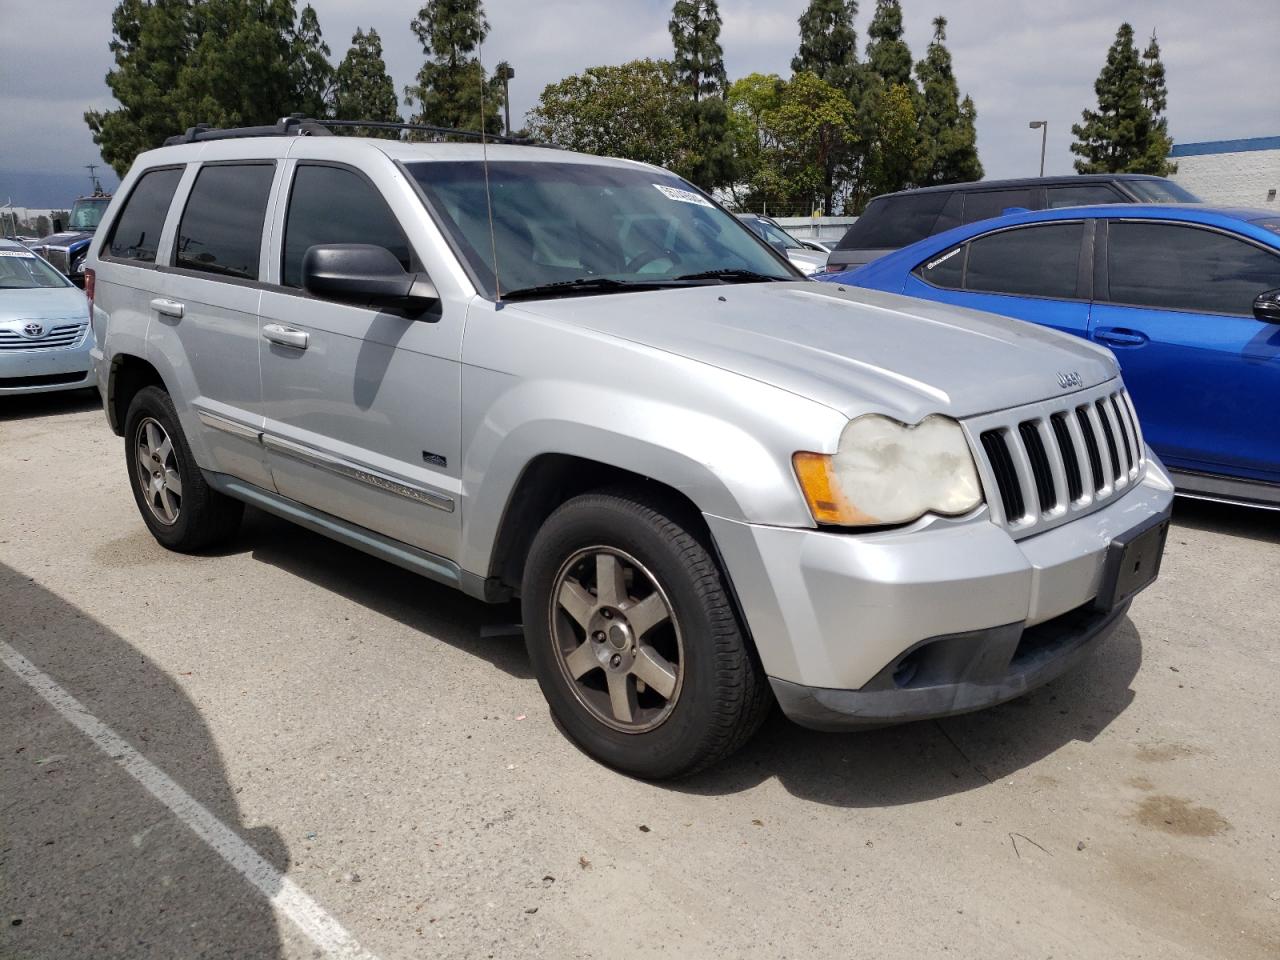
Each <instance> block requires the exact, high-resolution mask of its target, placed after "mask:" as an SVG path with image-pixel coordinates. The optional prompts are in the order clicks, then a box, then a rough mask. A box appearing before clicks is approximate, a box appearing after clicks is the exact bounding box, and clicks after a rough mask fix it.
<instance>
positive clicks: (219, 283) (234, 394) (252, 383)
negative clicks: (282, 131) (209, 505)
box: [148, 160, 277, 488]
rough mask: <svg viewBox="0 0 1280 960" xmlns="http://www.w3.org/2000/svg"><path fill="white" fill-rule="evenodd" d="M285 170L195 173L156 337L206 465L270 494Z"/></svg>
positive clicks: (157, 301)
mask: <svg viewBox="0 0 1280 960" xmlns="http://www.w3.org/2000/svg"><path fill="white" fill-rule="evenodd" d="M276 166H277V165H276V162H275V161H274V160H252V161H228V162H222V161H219V162H211V163H203V164H201V165H199V166H198V167H194V168H191V169H189V170H188V174H187V176H188V178H190V179H191V184H190V192H189V193H187V195H186V199H185V202H184V203H183V206H182V213H181V215H180V218H179V221H178V229H177V234H176V236H175V238H174V243H173V252H172V255H171V257H170V264H169V266H168V268H167V269H165V270H163V271H161V272H160V276H159V277H158V278H157V280H158V282H157V284H156V286H155V291H154V297H153V299H152V300H151V308H152V313H153V321H152V324H151V328H150V333H149V335H148V339H149V341H150V346H151V350H152V353H153V354H154V355H156V356H157V357H161V358H165V360H166V362H168V363H170V364H172V367H171V369H170V370H169V371H168V372H167V373H168V376H170V377H172V378H174V380H175V381H176V385H177V391H176V392H177V393H178V394H179V395H180V396H181V397H183V398H184V399H185V400H186V403H185V404H179V409H180V410H181V411H182V412H183V416H184V418H185V419H184V421H183V429H184V430H186V431H187V432H188V435H192V434H195V435H198V436H199V438H200V441H201V443H200V446H201V447H203V450H204V452H203V455H202V456H201V461H202V462H201V464H200V465H201V466H202V467H204V468H205V469H208V470H213V471H215V472H217V473H224V474H228V475H230V476H233V477H239V478H241V479H243V480H247V481H249V482H250V483H254V484H257V485H258V486H263V487H267V488H270V486H271V474H270V471H269V470H268V469H267V464H266V458H265V457H264V455H263V452H262V448H261V445H260V444H259V443H258V432H259V431H260V430H261V428H262V420H263V409H262V380H261V375H260V373H259V368H258V300H259V298H260V296H261V292H260V290H259V283H258V281H259V279H260V276H261V269H262V251H263V244H262V240H263V233H264V228H265V224H266V215H267V203H268V200H269V198H270V196H271V189H272V184H273V182H274V179H275V176H276ZM162 372H165V371H162ZM188 407H189V408H190V411H191V412H188V411H187V408H188ZM193 417H194V422H193V421H192V418H193Z"/></svg>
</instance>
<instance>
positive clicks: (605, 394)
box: [460, 361, 845, 572]
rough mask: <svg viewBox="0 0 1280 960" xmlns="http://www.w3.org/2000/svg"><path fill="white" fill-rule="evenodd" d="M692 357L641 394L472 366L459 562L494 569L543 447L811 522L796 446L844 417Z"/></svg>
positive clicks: (624, 385) (773, 518)
mask: <svg viewBox="0 0 1280 960" xmlns="http://www.w3.org/2000/svg"><path fill="white" fill-rule="evenodd" d="M679 362H680V363H681V364H683V363H691V362H689V361H679ZM694 366H696V367H697V368H698V369H697V370H695V371H689V376H687V377H683V378H681V377H679V376H676V377H674V378H673V379H672V380H671V383H670V384H669V386H670V388H671V389H670V390H669V391H668V390H661V391H657V394H658V395H651V394H648V393H639V392H637V391H636V390H635V388H634V387H633V386H632V384H633V383H636V382H642V381H618V382H615V383H602V382H591V381H576V380H529V379H516V378H513V377H510V376H507V375H504V374H500V373H495V372H494V371H492V370H476V369H468V370H467V371H466V374H465V378H466V379H467V381H468V384H469V387H470V389H468V391H467V393H468V395H469V396H471V397H476V396H479V397H483V398H485V399H484V400H482V401H480V403H479V406H480V409H472V410H467V409H465V408H464V421H469V422H470V424H472V425H473V431H474V432H473V433H472V434H471V436H470V438H469V443H468V444H467V446H466V451H467V452H466V459H465V462H464V466H463V476H462V484H463V518H462V519H463V524H462V545H461V556H460V562H461V566H462V567H463V569H465V570H471V571H474V572H483V571H486V570H488V569H489V563H490V559H491V555H492V551H493V546H494V543H495V540H496V538H497V534H498V530H499V526H500V524H501V523H502V520H503V517H504V514H505V511H506V509H507V505H508V502H509V501H510V498H511V496H512V494H513V492H514V490H515V488H516V485H517V483H518V482H519V480H520V477H521V475H522V474H523V473H524V470H525V468H526V466H527V465H528V464H529V463H531V462H532V461H533V460H534V459H535V458H537V457H539V456H542V455H544V454H563V455H568V456H575V457H580V458H583V459H586V460H592V461H596V462H599V463H603V464H607V465H609V466H612V467H617V468H620V469H623V470H627V471H630V472H632V473H636V474H639V475H641V476H645V477H648V478H650V479H652V480H654V481H656V482H658V483H661V484H663V485H665V486H668V487H671V488H672V489H674V490H678V491H679V492H680V493H682V494H684V495H685V496H686V497H688V498H689V500H691V501H692V502H693V503H694V504H695V505H696V506H697V507H698V509H699V510H701V511H702V512H704V513H708V514H713V515H716V516H722V517H728V518H732V519H735V520H742V521H746V522H754V523H768V524H776V525H780V526H794V527H807V526H812V525H813V518H812V517H811V515H810V513H809V509H808V506H807V505H806V503H805V501H804V498H803V496H802V494H801V493H800V490H799V487H798V485H797V483H796V479H795V475H794V473H793V471H792V467H791V454H792V453H794V452H795V451H796V450H803V449H815V450H821V449H824V448H825V447H826V446H828V445H829V444H830V442H831V441H832V439H833V438H835V437H837V436H838V435H839V432H840V429H841V428H842V426H843V424H844V422H845V420H844V417H843V416H842V415H841V414H839V413H837V412H836V411H834V410H830V409H829V408H826V407H822V406H821V405H819V404H816V403H814V402H812V401H809V400H806V399H804V398H801V397H798V396H795V395H794V394H789V393H786V392H785V391H781V390H778V389H777V388H775V387H771V386H768V385H766V384H762V383H759V382H756V381H753V380H746V379H745V378H742V377H738V376H735V375H732V374H727V373H724V372H723V371H718V370H714V371H708V370H707V368H705V367H703V366H702V365H700V364H694ZM721 379H723V380H724V382H723V383H719V382H716V381H719V380H721ZM648 385H649V386H652V382H650V383H649V384H648Z"/></svg>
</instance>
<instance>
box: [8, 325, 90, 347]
mask: <svg viewBox="0 0 1280 960" xmlns="http://www.w3.org/2000/svg"><path fill="white" fill-rule="evenodd" d="M87 326H88V324H87V323H85V322H83V321H82V322H80V323H58V324H54V325H53V326H52V327H50V328H48V332H47V333H46V334H45V335H44V336H43V337H40V338H38V339H31V338H29V337H24V336H23V335H22V334H20V333H18V331H17V330H0V352H3V351H6V350H54V349H57V348H58V347H74V346H77V345H78V344H79V343H80V341H81V339H83V337H84V331H85V328H86V327H87Z"/></svg>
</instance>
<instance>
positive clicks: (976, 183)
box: [872, 173, 1166, 200]
mask: <svg viewBox="0 0 1280 960" xmlns="http://www.w3.org/2000/svg"><path fill="white" fill-rule="evenodd" d="M1164 179H1166V178H1165V177H1156V176H1152V175H1151V174H1149V173H1068V174H1063V175H1062V176H1058V177H1052V176H1050V177H1016V178H1014V179H1012V180H969V181H966V182H965V183H942V184H938V185H937V186H936V187H913V188H911V189H910V190H897V191H895V192H893V193H882V194H880V195H879V197H873V198H872V199H873V200H878V199H879V198H880V197H897V196H901V195H902V194H904V193H912V194H914V193H938V192H940V191H951V190H1002V189H1007V188H1013V187H1042V186H1050V185H1054V186H1056V185H1058V184H1063V183H1067V184H1077V183H1114V182H1115V181H1116V180H1164Z"/></svg>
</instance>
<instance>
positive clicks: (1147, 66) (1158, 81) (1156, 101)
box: [1142, 30, 1178, 177]
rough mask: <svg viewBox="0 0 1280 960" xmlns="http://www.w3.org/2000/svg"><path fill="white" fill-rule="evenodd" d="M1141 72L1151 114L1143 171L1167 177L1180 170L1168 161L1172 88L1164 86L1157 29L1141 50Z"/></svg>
mask: <svg viewBox="0 0 1280 960" xmlns="http://www.w3.org/2000/svg"><path fill="white" fill-rule="evenodd" d="M1142 72H1143V77H1142V104H1143V106H1145V107H1146V108H1147V112H1148V113H1149V114H1150V121H1149V125H1148V133H1147V148H1146V151H1145V156H1144V161H1143V167H1144V168H1145V169H1144V171H1143V172H1145V173H1154V174H1156V175H1157V176H1161V177H1167V176H1168V175H1169V174H1171V173H1177V171H1178V165H1177V164H1174V163H1170V162H1169V151H1170V150H1172V149H1173V138H1172V137H1171V136H1169V121H1168V119H1167V118H1166V117H1165V115H1164V111H1165V109H1166V108H1167V107H1168V106H1169V91H1168V89H1167V88H1166V86H1165V78H1164V63H1163V62H1162V61H1161V60H1160V42H1159V41H1158V40H1157V39H1156V32H1155V31H1154V30H1152V31H1151V41H1150V42H1149V43H1148V44H1147V49H1146V50H1144V51H1143V53H1142Z"/></svg>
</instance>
